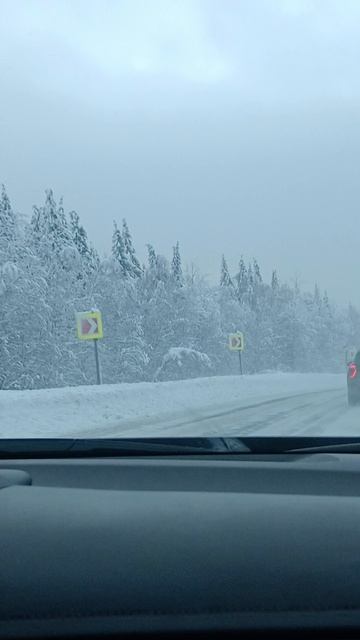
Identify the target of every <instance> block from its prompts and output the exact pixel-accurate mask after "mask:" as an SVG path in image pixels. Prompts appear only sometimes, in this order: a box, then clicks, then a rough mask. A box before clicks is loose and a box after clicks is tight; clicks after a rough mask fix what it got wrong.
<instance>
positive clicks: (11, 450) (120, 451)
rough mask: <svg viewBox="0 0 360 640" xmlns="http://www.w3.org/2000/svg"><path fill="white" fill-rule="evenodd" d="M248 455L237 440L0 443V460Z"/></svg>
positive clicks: (23, 440)
mask: <svg viewBox="0 0 360 640" xmlns="http://www.w3.org/2000/svg"><path fill="white" fill-rule="evenodd" d="M235 452H237V453H248V452H249V449H248V447H246V446H245V445H244V444H243V443H242V441H241V440H239V438H171V437H170V438H132V439H129V438H91V439H89V438H12V439H3V440H0V458H7V459H9V458H82V457H84V458H85V457H96V456H99V457H105V456H109V457H110V456H115V457H116V456H169V455H173V456H176V455H178V456H179V455H191V454H192V455H198V454H201V455H206V454H207V455H212V454H214V453H217V454H218V453H235Z"/></svg>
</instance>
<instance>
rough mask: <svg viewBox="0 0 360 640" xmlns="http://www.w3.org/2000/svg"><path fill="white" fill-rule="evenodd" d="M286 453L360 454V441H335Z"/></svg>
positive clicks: (289, 450)
mask: <svg viewBox="0 0 360 640" xmlns="http://www.w3.org/2000/svg"><path fill="white" fill-rule="evenodd" d="M285 453H360V440H352V441H351V442H342V441H341V440H340V441H335V442H332V443H330V444H320V445H313V446H311V445H309V446H305V447H299V448H295V449H288V450H287V451H285Z"/></svg>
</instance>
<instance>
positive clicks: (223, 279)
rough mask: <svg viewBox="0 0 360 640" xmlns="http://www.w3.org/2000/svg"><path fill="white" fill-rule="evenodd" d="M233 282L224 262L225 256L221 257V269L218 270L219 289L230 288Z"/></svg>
mask: <svg viewBox="0 0 360 640" xmlns="http://www.w3.org/2000/svg"><path fill="white" fill-rule="evenodd" d="M232 286H233V282H232V279H231V277H230V273H229V267H228V265H227V262H226V260H225V256H224V255H223V256H222V258H221V269H220V287H232Z"/></svg>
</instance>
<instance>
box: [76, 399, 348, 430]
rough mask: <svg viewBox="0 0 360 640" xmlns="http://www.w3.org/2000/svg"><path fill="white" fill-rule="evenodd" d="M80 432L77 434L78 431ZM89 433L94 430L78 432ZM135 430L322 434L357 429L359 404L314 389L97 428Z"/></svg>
mask: <svg viewBox="0 0 360 640" xmlns="http://www.w3.org/2000/svg"><path fill="white" fill-rule="evenodd" d="M79 435H80V434H79ZM81 435H82V437H86V436H87V437H90V436H94V431H93V430H92V431H89V432H87V433H84V432H83V431H82V433H81ZM131 435H136V436H163V437H166V436H219V435H220V436H221V435H223V436H245V435H247V436H250V435H251V436H253V435H257V436H280V435H283V436H295V435H298V436H311V435H316V436H321V435H323V436H325V435H359V436H360V407H359V408H357V407H355V408H349V407H348V406H347V402H346V392H345V390H344V389H341V390H334V389H332V390H330V391H316V392H310V393H304V394H300V395H292V396H288V397H281V398H272V399H271V400H266V401H263V402H255V403H252V404H249V405H246V406H241V407H235V406H229V407H228V408H225V407H223V408H222V410H221V411H216V413H211V412H206V411H201V410H193V411H186V412H184V413H183V415H180V414H178V415H177V417H176V418H175V419H174V418H172V419H171V418H170V417H169V416H164V415H162V416H158V417H156V416H152V417H151V418H148V419H144V418H142V419H141V420H139V419H137V420H130V421H128V423H127V424H126V425H121V426H119V427H115V428H114V427H112V428H107V429H99V430H97V431H96V436H98V437H116V436H123V437H130V436H131Z"/></svg>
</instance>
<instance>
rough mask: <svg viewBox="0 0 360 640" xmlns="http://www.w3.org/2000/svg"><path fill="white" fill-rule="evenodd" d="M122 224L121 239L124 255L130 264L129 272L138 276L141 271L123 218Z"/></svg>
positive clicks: (135, 276)
mask: <svg viewBox="0 0 360 640" xmlns="http://www.w3.org/2000/svg"><path fill="white" fill-rule="evenodd" d="M122 224H123V232H122V237H123V241H124V249H125V255H126V257H127V259H128V262H129V265H130V269H129V274H130V275H131V276H132V277H134V278H140V277H141V276H142V273H143V271H142V268H141V265H140V262H139V260H138V259H137V257H136V253H135V249H134V247H133V243H132V238H131V234H130V231H129V227H128V224H127V222H126V220H125V218H124V219H123V223H122Z"/></svg>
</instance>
